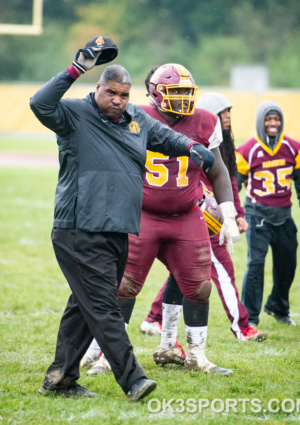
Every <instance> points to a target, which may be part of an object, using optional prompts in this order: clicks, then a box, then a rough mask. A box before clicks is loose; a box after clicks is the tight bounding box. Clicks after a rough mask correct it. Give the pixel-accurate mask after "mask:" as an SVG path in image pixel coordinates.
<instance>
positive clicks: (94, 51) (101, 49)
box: [73, 36, 118, 73]
mask: <svg viewBox="0 0 300 425" xmlns="http://www.w3.org/2000/svg"><path fill="white" fill-rule="evenodd" d="M117 55H118V48H117V46H116V45H115V43H113V41H112V40H111V39H110V38H108V37H101V36H99V37H94V38H92V39H91V40H90V41H88V42H87V43H86V46H85V47H84V48H83V49H79V50H78V52H77V53H76V57H75V60H74V62H73V65H74V66H75V68H77V69H78V71H80V72H83V73H84V72H86V71H89V70H90V69H92V68H94V66H95V65H103V64H104V63H108V62H111V61H112V60H114V59H115V58H116V57H117Z"/></svg>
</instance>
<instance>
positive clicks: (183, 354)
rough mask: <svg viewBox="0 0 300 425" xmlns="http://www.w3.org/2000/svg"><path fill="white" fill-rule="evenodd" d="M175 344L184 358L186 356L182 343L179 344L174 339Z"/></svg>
mask: <svg viewBox="0 0 300 425" xmlns="http://www.w3.org/2000/svg"><path fill="white" fill-rule="evenodd" d="M175 345H176V347H177V348H179V350H180V351H181V353H182V357H183V358H184V359H185V358H186V351H184V349H183V347H182V345H180V344H179V342H178V341H177V340H176V342H175Z"/></svg>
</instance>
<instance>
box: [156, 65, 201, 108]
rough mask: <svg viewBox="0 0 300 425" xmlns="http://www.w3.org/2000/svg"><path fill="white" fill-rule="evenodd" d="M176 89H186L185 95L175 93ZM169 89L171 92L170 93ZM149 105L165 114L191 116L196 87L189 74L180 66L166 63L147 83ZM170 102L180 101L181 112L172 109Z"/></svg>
mask: <svg viewBox="0 0 300 425" xmlns="http://www.w3.org/2000/svg"><path fill="white" fill-rule="evenodd" d="M177 88H187V89H188V92H187V93H184V94H182V93H176V89H177ZM170 89H174V90H172V92H171V93H170ZM149 92H150V97H151V103H152V104H154V105H156V106H157V107H158V108H160V109H161V110H163V111H165V112H172V113H174V114H177V115H178V114H179V115H192V114H193V113H194V108H195V99H196V94H197V86H196V85H195V83H194V80H193V77H192V75H191V73H190V72H189V71H188V70H187V69H186V68H185V67H184V66H182V65H178V64H176V63H168V64H166V65H162V66H160V67H159V68H158V69H157V70H156V71H155V72H154V74H153V75H152V77H151V80H150V83H149ZM172 100H181V110H174V109H173V108H172V105H171V102H170V101H172Z"/></svg>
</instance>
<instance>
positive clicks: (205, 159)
mask: <svg viewBox="0 0 300 425" xmlns="http://www.w3.org/2000/svg"><path fill="white" fill-rule="evenodd" d="M190 156H191V158H192V160H193V161H194V163H195V164H196V165H197V167H202V168H203V170H204V171H205V172H206V173H207V172H208V171H209V170H210V169H211V167H212V166H213V165H214V162H215V157H214V154H213V153H212V152H211V151H209V150H208V149H206V148H205V147H204V146H202V145H200V144H194V145H192V146H191V148H190Z"/></svg>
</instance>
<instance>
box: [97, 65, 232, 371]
mask: <svg viewBox="0 0 300 425" xmlns="http://www.w3.org/2000/svg"><path fill="white" fill-rule="evenodd" d="M149 87H150V90H149V91H150V100H151V105H148V106H142V108H143V110H144V111H146V112H147V113H148V114H149V115H150V116H151V117H152V118H155V119H157V120H159V121H160V122H162V123H164V124H165V125H168V126H170V127H172V128H173V129H174V130H175V131H177V132H179V133H182V134H185V135H187V136H189V137H191V138H192V139H193V140H195V141H197V142H198V143H201V144H202V145H204V146H206V147H207V148H208V149H211V151H212V152H213V153H214V156H215V164H214V166H213V167H212V168H211V169H210V171H209V172H208V173H207V177H208V179H209V181H210V183H211V185H212V188H213V192H214V194H215V197H216V199H217V202H218V203H219V205H220V208H221V211H222V215H223V217H224V223H223V225H222V229H221V231H220V243H221V244H223V243H224V240H225V239H226V240H227V243H228V245H229V247H230V250H231V251H233V243H234V242H235V241H237V240H238V239H239V230H238V227H237V225H236V221H235V212H234V204H233V194H232V188H231V183H230V178H229V174H228V171H227V169H226V167H225V165H224V163H223V160H222V158H221V155H220V151H219V145H220V143H221V141H222V131H221V125H220V120H219V118H218V117H217V116H216V115H214V114H211V113H210V112H208V111H205V110H201V109H195V95H196V91H197V87H196V86H195V84H194V80H193V78H192V76H191V74H190V72H189V71H188V70H187V69H185V68H184V67H183V66H181V65H178V64H166V65H163V66H161V67H159V68H158V69H157V70H156V71H155V72H154V74H153V75H152V77H151V79H150V84H149ZM202 196H203V190H202V185H201V183H200V173H199V169H198V168H196V167H195V166H194V165H193V163H192V161H190V159H189V158H188V159H186V158H183V157H180V158H175V157H170V156H165V155H162V154H160V153H153V152H148V154H147V160H146V168H145V173H144V192H143V207H142V220H141V232H140V235H139V237H135V236H134V235H132V236H130V238H129V256H128V262H127V266H126V270H125V272H124V276H123V280H122V283H121V286H120V289H119V293H118V296H119V300H120V306H121V310H122V312H123V315H124V319H125V322H127V323H128V322H129V319H130V316H131V313H132V310H133V307H134V303H135V298H136V296H137V295H138V293H139V292H140V290H141V288H142V287H143V284H144V282H145V280H146V278H147V275H148V272H149V270H150V268H151V266H152V264H153V262H154V260H155V258H158V259H159V260H160V261H161V262H163V263H164V264H165V265H166V266H167V268H168V270H169V271H170V272H171V273H172V274H173V275H174V277H175V278H176V280H177V282H178V285H179V287H180V290H181V292H182V294H183V296H184V298H183V303H182V304H183V315H184V321H185V325H186V337H187V343H188V351H187V355H185V352H184V350H183V349H182V347H181V346H178V345H177V344H176V340H177V324H178V319H179V315H180V312H181V309H182V306H181V305H179V303H178V302H177V298H176V297H177V296H176V297H175V299H173V298H172V294H169V298H168V299H167V300H166V302H165V305H166V308H165V309H164V314H166V315H167V317H168V318H169V319H168V320H167V321H166V322H167V323H165V324H166V329H165V330H164V324H163V336H165V338H163V341H162V343H161V346H160V347H161V351H160V355H161V356H163V357H164V358H165V359H166V360H165V362H166V363H177V364H181V365H184V366H185V367H186V368H187V369H193V370H201V371H203V372H205V373H209V372H212V373H216V374H222V375H229V374H231V373H232V371H231V370H230V369H225V368H221V367H218V366H216V365H214V364H213V363H211V362H209V361H208V360H207V358H206V356H205V352H204V350H205V343H206V335H207V322H208V310H209V296H210V293H211V254H210V239H209V234H208V230H207V226H206V223H205V220H204V216H203V213H202V211H201V209H200V208H199V207H198V203H199V200H201V199H202ZM120 208H121V206H120ZM180 296H181V298H182V295H181V294H180ZM102 357H103V356H102ZM100 360H101V359H100ZM96 366H97V365H96ZM98 366H99V365H98Z"/></svg>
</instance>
